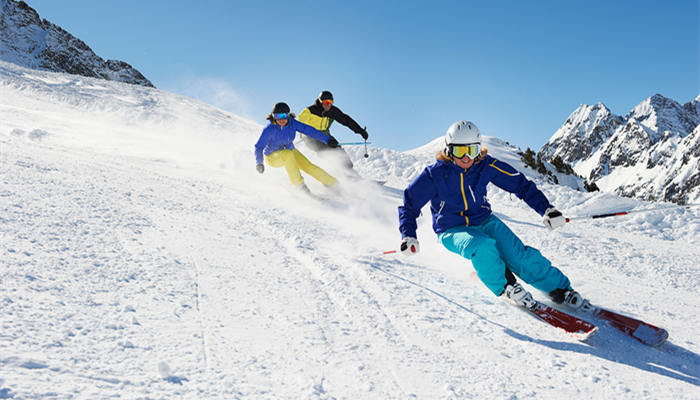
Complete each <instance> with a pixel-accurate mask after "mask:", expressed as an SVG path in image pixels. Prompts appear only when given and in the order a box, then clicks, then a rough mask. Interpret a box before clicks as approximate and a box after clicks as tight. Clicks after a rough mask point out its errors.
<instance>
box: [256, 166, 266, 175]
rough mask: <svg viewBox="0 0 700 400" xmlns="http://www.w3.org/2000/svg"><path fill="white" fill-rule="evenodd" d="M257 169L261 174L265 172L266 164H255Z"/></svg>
mask: <svg viewBox="0 0 700 400" xmlns="http://www.w3.org/2000/svg"><path fill="white" fill-rule="evenodd" d="M255 169H257V170H258V172H260V173H261V174H262V173H263V172H265V166H264V165H263V164H258V165H256V166H255Z"/></svg>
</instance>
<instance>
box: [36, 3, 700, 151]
mask: <svg viewBox="0 0 700 400" xmlns="http://www.w3.org/2000/svg"><path fill="white" fill-rule="evenodd" d="M27 3H28V4H29V5H30V6H32V7H33V8H35V9H36V10H37V12H38V13H39V15H40V16H41V17H42V18H46V19H48V20H49V21H51V22H53V23H55V24H57V25H60V26H62V27H63V28H64V29H66V30H67V31H68V32H70V33H72V34H73V35H75V36H77V37H78V38H80V39H82V40H83V41H85V42H86V43H87V44H88V45H89V46H90V47H91V48H92V49H93V50H94V51H95V52H96V53H97V54H98V55H99V56H101V57H103V58H105V59H118V60H123V61H126V62H128V63H129V64H131V65H133V66H134V67H135V68H137V69H138V70H139V71H141V72H142V73H143V74H144V75H145V76H146V77H147V78H149V79H150V80H151V81H152V82H153V83H154V84H155V85H156V86H157V87H158V88H159V89H162V90H167V91H172V92H176V93H181V94H185V95H188V96H191V97H196V98H199V99H202V100H204V101H206V102H208V103H211V104H214V105H217V106H220V107H222V108H224V109H227V110H229V111H232V112H234V113H236V114H238V115H240V116H242V117H245V118H248V119H251V120H253V121H256V122H258V123H260V124H263V123H264V122H265V121H264V119H265V116H266V115H267V113H268V112H269V111H270V110H271V108H272V106H273V104H274V103H275V102H277V101H286V102H287V103H288V104H289V105H290V106H291V107H292V110H293V111H296V112H297V113H298V112H300V111H301V110H302V109H303V108H304V107H306V106H307V105H309V104H311V103H312V102H313V100H314V99H315V97H316V96H317V95H318V93H319V92H320V91H321V90H324V89H328V90H331V91H332V92H333V93H334V95H335V99H336V105H337V106H338V107H340V108H341V109H342V110H343V111H344V112H346V113H347V114H348V115H350V116H351V117H353V118H354V119H355V120H356V121H357V122H358V123H359V124H360V125H362V126H367V130H368V132H369V134H370V140H371V141H373V142H374V145H376V146H379V147H386V148H391V149H396V150H408V149H412V148H415V147H418V146H421V145H423V144H425V143H427V142H429V141H430V140H432V139H434V138H436V137H438V136H441V135H443V134H444V132H445V131H446V129H447V128H448V127H449V125H450V124H451V123H453V122H455V121H458V120H462V119H467V120H471V121H473V122H475V123H476V124H477V126H479V127H480V128H481V130H482V132H483V133H484V134H486V135H490V136H495V137H498V138H501V139H503V140H507V141H509V142H510V143H513V144H515V145H517V146H519V147H521V148H523V149H524V148H525V147H531V148H532V149H534V150H539V148H540V147H541V146H542V145H543V144H544V143H545V142H546V141H547V140H548V139H549V138H550V137H551V135H552V134H553V133H554V132H555V131H556V130H557V129H558V128H559V127H560V126H561V125H562V124H563V123H564V121H565V120H566V118H567V117H568V115H569V114H570V113H571V112H572V111H573V110H574V109H576V107H578V106H579V105H580V104H594V103H596V102H599V101H600V102H603V103H604V104H606V105H607V106H608V107H609V108H611V110H612V111H613V112H614V113H616V114H620V115H625V114H626V113H627V112H628V111H630V110H631V109H632V107H634V106H635V105H636V104H638V103H639V102H641V101H642V100H644V99H645V98H647V97H649V96H651V95H653V94H655V93H661V94H663V95H665V96H667V97H671V98H673V99H675V100H676V101H678V102H680V103H685V102H688V101H691V100H693V99H694V98H695V97H696V96H697V95H698V94H699V93H700V83H699V82H700V51H699V46H700V43H699V37H700V29H699V23H698V21H699V20H700V10H699V6H698V4H699V1H697V0H692V1H691V0H676V1H669V2H662V1H658V0H655V1H646V0H644V1H640V0H635V1H628V0H619V1H609V0H607V1H599V0H589V1H585V2H580V1H576V2H574V1H515V0H514V1H490V2H487V1H467V0H463V1H433V2H428V1H378V0H375V1H364V0H360V1H358V0H355V1H352V2H340V1H330V0H328V1H325V2H321V1H304V0H299V1H294V2H290V1H271V0H266V1H224V0H221V1H218V0H217V1H215V0H207V1H202V2H193V1H180V0H147V1H146V0H118V1H117V0H100V1H94V0H62V1H56V0H27ZM332 133H333V134H334V135H335V136H336V137H337V138H338V140H339V141H341V142H345V141H356V140H358V139H360V137H359V136H357V135H355V134H353V133H352V132H351V131H349V130H348V129H346V128H345V127H342V126H340V125H338V126H334V127H333V129H332Z"/></svg>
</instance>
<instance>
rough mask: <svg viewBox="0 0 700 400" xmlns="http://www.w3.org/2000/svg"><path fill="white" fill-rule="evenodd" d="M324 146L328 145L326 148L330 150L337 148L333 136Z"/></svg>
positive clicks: (336, 142)
mask: <svg viewBox="0 0 700 400" xmlns="http://www.w3.org/2000/svg"><path fill="white" fill-rule="evenodd" d="M326 144H327V145H328V147H330V148H332V149H335V148H336V147H338V141H337V140H335V138H334V137H333V136H331V137H330V139H328V141H327V142H326Z"/></svg>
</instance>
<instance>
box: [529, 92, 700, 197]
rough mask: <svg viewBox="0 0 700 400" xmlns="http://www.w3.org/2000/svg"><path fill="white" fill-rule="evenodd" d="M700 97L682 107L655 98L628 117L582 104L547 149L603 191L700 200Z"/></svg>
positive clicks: (544, 153)
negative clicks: (699, 132) (699, 153)
mask: <svg viewBox="0 0 700 400" xmlns="http://www.w3.org/2000/svg"><path fill="white" fill-rule="evenodd" d="M698 99H700V96H698V97H697V98H696V99H695V100H693V101H691V102H688V103H686V104H684V105H681V104H680V103H678V102H677V101H675V100H673V99H670V98H668V97H665V96H663V95H661V94H655V95H653V96H651V97H649V98H647V99H645V100H644V101H642V102H641V103H639V104H638V105H637V106H635V107H634V108H633V109H632V110H631V111H630V112H629V113H627V115H626V116H625V117H620V116H617V115H615V114H612V113H611V112H610V110H608V109H607V107H604V106H602V103H597V104H595V105H593V106H588V105H581V106H579V107H578V108H577V109H576V110H575V111H574V112H573V113H572V114H571V115H570V116H569V118H567V120H566V122H565V123H564V125H562V126H561V128H559V129H558V130H557V131H556V132H555V133H554V135H552V137H551V138H550V140H549V141H548V142H547V143H546V144H545V145H544V146H543V147H542V149H541V153H542V156H543V158H545V159H547V160H552V159H553V158H554V157H556V156H559V157H561V159H563V160H564V161H566V162H567V163H569V164H572V165H573V166H574V170H575V171H576V173H577V174H579V175H581V176H583V177H585V178H586V179H588V180H590V181H592V182H594V183H596V185H597V186H598V187H599V188H601V190H604V191H610V192H615V193H617V194H621V195H624V196H630V197H640V198H644V199H647V200H657V199H661V200H665V201H673V202H679V203H685V202H693V201H698V200H700V178H699V176H700V155H696V153H698V148H700V135H699V134H698V126H699V125H700V101H699V100H698Z"/></svg>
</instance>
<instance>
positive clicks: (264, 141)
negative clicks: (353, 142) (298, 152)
mask: <svg viewBox="0 0 700 400" xmlns="http://www.w3.org/2000/svg"><path fill="white" fill-rule="evenodd" d="M297 131H299V132H301V133H303V134H305V135H307V136H310V137H312V138H314V139H316V140H318V141H321V142H323V143H328V139H330V136H328V135H325V134H323V133H322V132H321V131H318V130H316V129H314V128H313V127H312V126H309V125H306V124H304V123H302V122H299V121H297V120H296V119H294V118H289V122H287V125H285V126H284V127H281V126H279V125H277V124H276V123H274V122H270V123H269V124H268V125H267V126H266V127H265V129H263V131H262V133H261V134H260V138H259V139H258V142H257V143H255V162H256V163H258V164H262V162H263V153H264V154H265V155H266V156H267V155H270V154H272V153H274V152H276V151H279V150H292V149H294V138H295V137H296V134H297Z"/></svg>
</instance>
